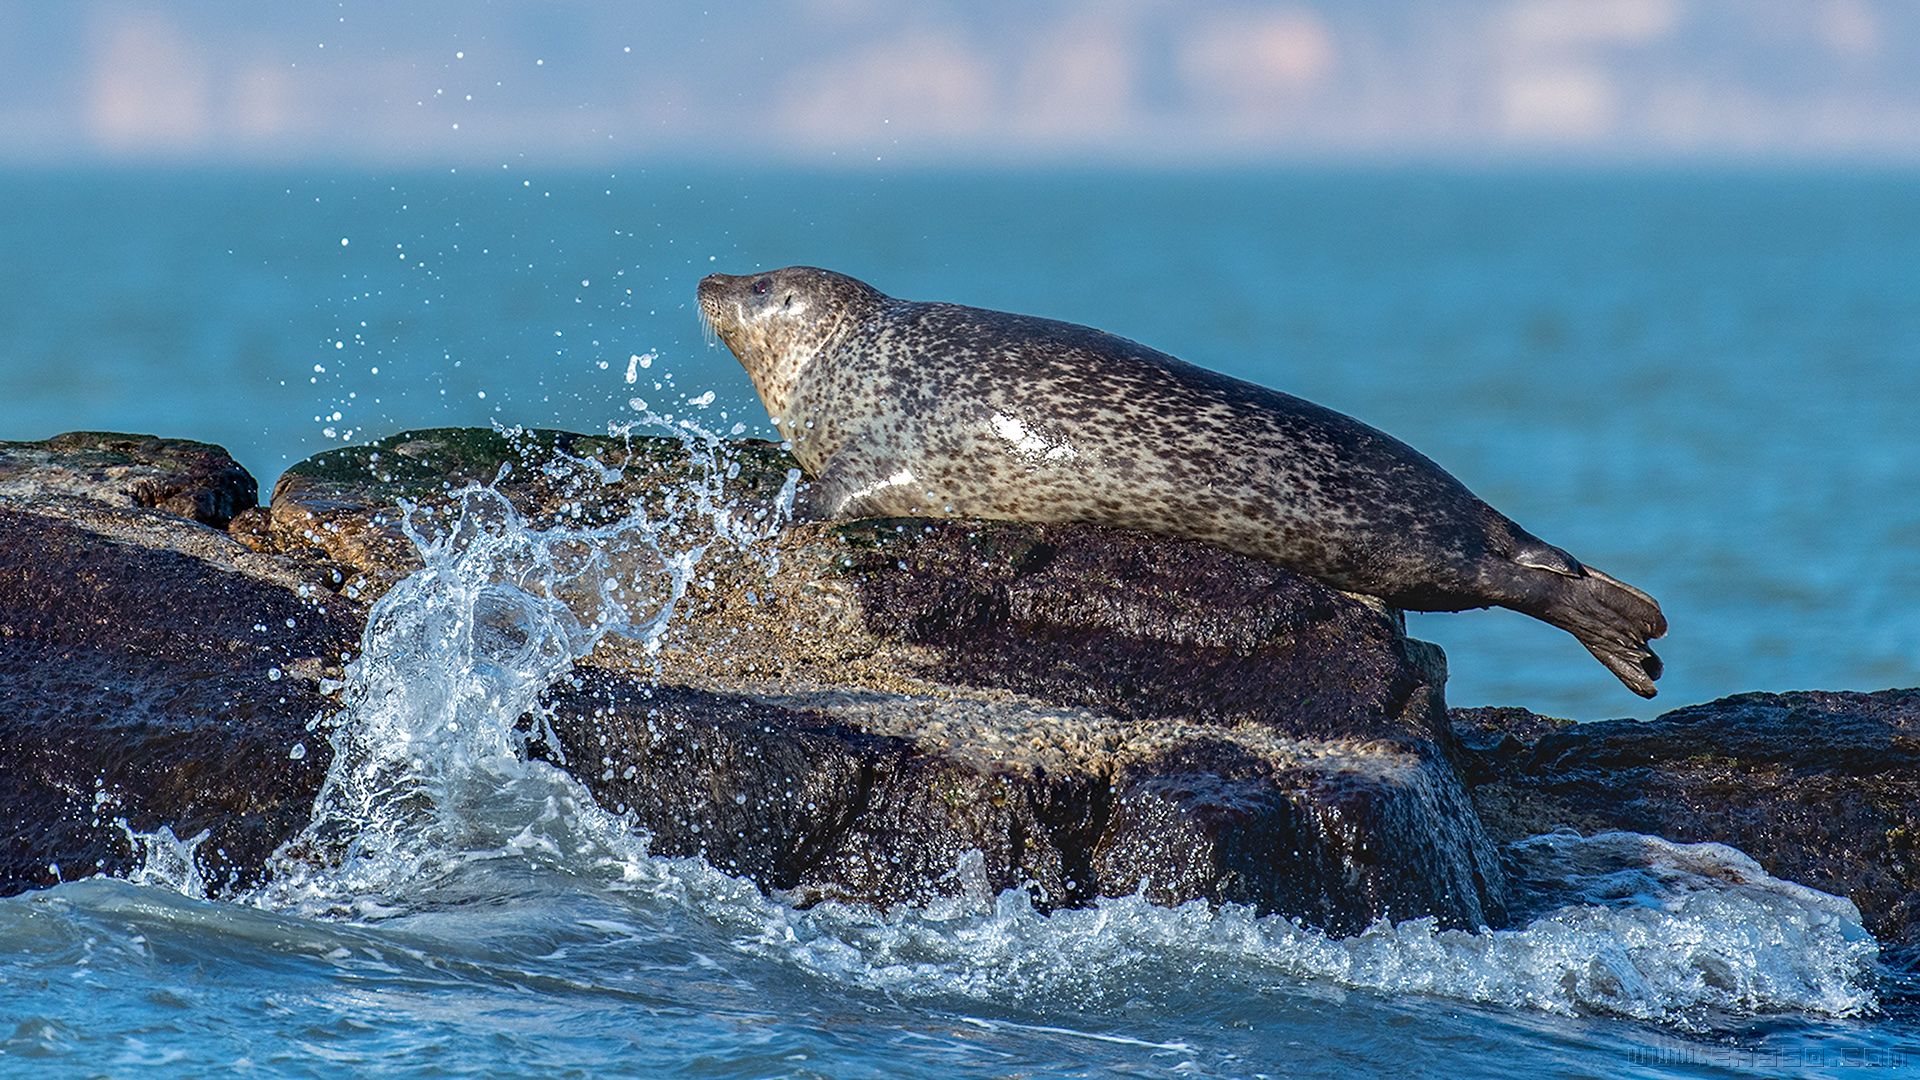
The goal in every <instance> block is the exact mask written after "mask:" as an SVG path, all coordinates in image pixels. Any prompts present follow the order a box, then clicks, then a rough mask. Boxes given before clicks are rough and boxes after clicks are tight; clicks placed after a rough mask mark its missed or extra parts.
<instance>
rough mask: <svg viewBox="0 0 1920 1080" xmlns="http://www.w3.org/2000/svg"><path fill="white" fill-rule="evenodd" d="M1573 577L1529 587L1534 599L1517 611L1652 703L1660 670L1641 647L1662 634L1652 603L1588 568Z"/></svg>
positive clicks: (1657, 610)
mask: <svg viewBox="0 0 1920 1080" xmlns="http://www.w3.org/2000/svg"><path fill="white" fill-rule="evenodd" d="M1581 570H1582V573H1581V575H1580V576H1578V577H1571V576H1561V575H1558V574H1556V575H1554V576H1552V577H1540V578H1537V579H1536V580H1535V581H1534V582H1533V583H1532V584H1533V586H1534V593H1535V596H1536V597H1539V599H1537V600H1535V601H1534V602H1533V603H1530V604H1528V605H1527V606H1525V607H1522V608H1520V610H1521V611H1524V612H1525V613H1526V614H1529V615H1532V616H1534V617H1535V618H1538V619H1541V620H1544V621H1546V622H1549V623H1552V624H1553V625H1555V626H1557V627H1559V628H1560V629H1562V630H1565V631H1566V632H1568V633H1569V634H1572V635H1573V636H1574V637H1576V638H1579V639H1580V644H1582V645H1585V646H1586V647H1587V651H1588V652H1590V653H1592V654H1593V655H1594V658H1595V659H1596V660H1599V661H1600V662H1601V663H1602V664H1605V665H1606V666H1607V670H1608V671H1611V672H1613V673H1614V675H1615V676H1616V677H1618V678H1619V680H1620V681H1621V682H1623V683H1625V684H1626V686H1627V689H1629V690H1631V691H1633V692H1634V693H1636V694H1639V695H1640V696H1641V697H1649V698H1650V697H1652V696H1653V695H1654V693H1655V689H1654V685H1653V683H1654V680H1656V679H1658V678H1659V677H1660V675H1661V672H1662V670H1663V665H1662V664H1661V662H1660V657H1659V656H1657V655H1655V653H1654V651H1653V650H1652V649H1651V648H1649V647H1648V646H1647V642H1648V641H1650V640H1652V639H1654V638H1657V637H1660V636H1661V635H1663V634H1665V633H1666V632H1667V618H1666V616H1665V615H1663V614H1661V612H1660V605H1659V604H1658V603H1657V602H1655V601H1654V599H1653V597H1651V596H1648V595H1647V594H1646V593H1643V592H1641V591H1640V590H1639V589H1636V588H1634V587H1633V586H1631V585H1628V584H1626V583H1625V582H1622V581H1617V580H1615V579H1614V578H1612V577H1609V576H1607V575H1606V574H1603V573H1601V572H1600V571H1598V570H1595V569H1594V568H1593V567H1591V566H1584V567H1582V568H1581Z"/></svg>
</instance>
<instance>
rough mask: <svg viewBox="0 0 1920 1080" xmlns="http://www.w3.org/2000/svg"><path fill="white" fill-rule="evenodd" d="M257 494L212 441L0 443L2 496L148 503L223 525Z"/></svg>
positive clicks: (81, 436)
mask: <svg viewBox="0 0 1920 1080" xmlns="http://www.w3.org/2000/svg"><path fill="white" fill-rule="evenodd" d="M259 494H260V489H259V485H258V484H256V483H255V482H254V479H253V476H252V475H251V474H249V473H248V472H247V470H245V469H243V468H241V467H240V465H239V463H238V462H236V461H234V460H233V458H232V457H231V456H230V455H228V453H227V452H226V451H225V450H223V449H221V448H220V447H218V446H210V445H208V444H207V443H198V442H190V441H188V440H186V439H159V438H155V437H153V436H152V435H116V434H111V433H107V432H98V431H73V432H68V433H67V434H65V435H55V436H54V437H53V438H51V439H47V440H44V441H42V442H0V496H6V497H10V498H16V499H33V498H39V497H42V496H64V497H70V498H80V499H85V500H88V501H91V502H95V503H98V504H100V505H102V506H109V507H148V508H152V509H156V510H164V511H166V512H167V513H169V514H178V515H179V516H181V517H184V518H188V519H191V520H193V521H198V522H200V523H202V524H205V525H211V526H213V527H214V528H216V529H222V528H225V527H226V525H227V522H229V521H231V520H232V519H233V517H234V515H236V514H238V513H240V512H241V511H243V510H246V509H248V508H250V507H252V506H253V505H254V503H255V501H256V500H257V499H258V498H259Z"/></svg>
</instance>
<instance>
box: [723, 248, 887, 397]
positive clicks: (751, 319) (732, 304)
mask: <svg viewBox="0 0 1920 1080" xmlns="http://www.w3.org/2000/svg"><path fill="white" fill-rule="evenodd" d="M699 295H700V317H701V319H702V320H703V321H704V322H705V323H706V325H707V326H708V327H709V328H710V329H712V331H713V332H714V334H715V335H717V336H718V337H719V338H720V341H721V343H722V344H724V345H726V347H727V348H728V349H729V350H731V351H732V353H733V355H734V356H736V357H739V359H740V363H741V365H742V366H743V367H745V368H746V370H747V377H748V378H750V379H752V380H753V388H754V390H755V391H756V392H757V393H758V394H759V395H760V404H762V405H765V406H766V407H767V415H769V416H771V417H774V418H775V420H776V421H778V419H779V418H781V417H783V416H785V415H786V414H787V412H788V409H789V407H790V405H791V403H792V399H793V392H794V387H795V386H796V385H797V384H798V383H799V380H800V375H801V372H803V371H804V370H805V369H806V367H807V365H808V363H809V362H810V361H812V360H813V358H814V357H816V356H818V355H820V354H821V353H822V352H824V351H826V350H828V349H829V348H831V347H832V346H834V345H835V344H837V343H838V342H839V341H840V340H842V339H843V338H844V337H846V336H847V335H848V334H850V333H852V332H853V330H854V327H855V326H857V325H858V324H859V322H860V320H861V319H863V318H865V317H866V316H868V315H870V314H873V313H875V312H877V311H879V310H880V307H881V305H883V304H884V303H885V302H886V299H887V298H886V297H885V296H883V295H881V294H880V292H879V291H878V290H876V289H874V288H873V287H872V286H870V285H868V284H867V283H865V282H863V281H859V280H856V279H854V278H850V277H848V276H847V275H845V274H836V273H834V272H833V271H831V270H821V269H819V268H817V267H812V266H789V267H786V268H785V269H782V270H769V271H767V272H766V273H761V274H737V275H736V274H708V275H707V276H706V277H704V278H702V279H700V293H699Z"/></svg>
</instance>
